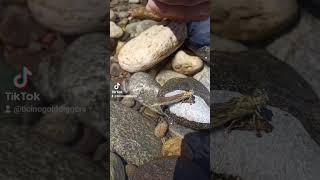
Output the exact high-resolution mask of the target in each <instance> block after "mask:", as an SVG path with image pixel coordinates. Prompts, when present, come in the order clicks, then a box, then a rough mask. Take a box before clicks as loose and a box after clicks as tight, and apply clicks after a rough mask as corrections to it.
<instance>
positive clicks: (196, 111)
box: [165, 90, 210, 128]
mask: <svg viewBox="0 0 320 180" xmlns="http://www.w3.org/2000/svg"><path fill="white" fill-rule="evenodd" d="M183 92H185V91H181V90H176V91H172V92H170V93H167V94H165V97H170V96H174V95H177V94H181V93H183ZM194 98H195V99H194V103H193V104H190V103H188V102H186V103H176V104H173V105H170V106H169V111H170V113H171V114H172V115H174V116H176V117H179V118H181V119H186V120H187V122H186V124H188V122H189V121H190V122H193V123H194V124H195V126H204V127H206V126H208V124H210V107H209V106H208V105H207V104H206V102H205V101H204V100H203V99H202V98H201V97H199V96H197V95H194ZM188 126H189V125H188ZM190 126H193V125H191V123H190ZM196 128H197V127H196Z"/></svg>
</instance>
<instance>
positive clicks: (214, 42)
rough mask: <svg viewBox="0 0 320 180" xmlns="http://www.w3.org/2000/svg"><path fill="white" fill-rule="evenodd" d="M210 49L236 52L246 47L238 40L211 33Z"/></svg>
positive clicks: (245, 49)
mask: <svg viewBox="0 0 320 180" xmlns="http://www.w3.org/2000/svg"><path fill="white" fill-rule="evenodd" d="M210 45H211V51H218V52H227V53H238V52H243V51H247V50H248V48H247V47H246V46H245V45H243V44H241V43H240V42H237V41H234V40H230V39H226V38H222V37H219V36H216V35H214V34H211V43H210Z"/></svg>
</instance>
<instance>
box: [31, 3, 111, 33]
mask: <svg viewBox="0 0 320 180" xmlns="http://www.w3.org/2000/svg"><path fill="white" fill-rule="evenodd" d="M28 6H29V9H30V11H31V13H32V15H33V17H34V18H35V19H36V20H37V21H38V22H39V23H40V24H42V25H44V26H46V27H48V28H50V29H53V30H55V31H58V32H62V33H64V34H70V35H74V34H82V33H90V32H97V31H101V32H102V31H105V29H106V26H107V25H106V15H107V9H109V8H108V6H109V3H107V1H100V0H69V1H64V0H56V1H54V2H53V1H50V0H40V1H39V0H28Z"/></svg>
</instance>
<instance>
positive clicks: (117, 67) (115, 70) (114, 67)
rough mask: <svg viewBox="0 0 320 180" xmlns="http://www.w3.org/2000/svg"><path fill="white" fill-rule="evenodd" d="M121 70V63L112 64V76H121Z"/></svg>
mask: <svg viewBox="0 0 320 180" xmlns="http://www.w3.org/2000/svg"><path fill="white" fill-rule="evenodd" d="M120 72H121V68H120V65H119V64H118V63H112V64H111V65H110V74H111V75H112V76H119V75H120Z"/></svg>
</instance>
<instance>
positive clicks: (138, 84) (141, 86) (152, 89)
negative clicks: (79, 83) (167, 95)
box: [128, 72, 160, 106]
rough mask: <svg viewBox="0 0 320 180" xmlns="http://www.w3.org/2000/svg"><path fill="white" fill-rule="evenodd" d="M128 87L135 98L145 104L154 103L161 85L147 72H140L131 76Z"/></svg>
mask: <svg viewBox="0 0 320 180" xmlns="http://www.w3.org/2000/svg"><path fill="white" fill-rule="evenodd" d="M128 89H129V92H130V95H132V96H134V98H135V100H137V101H138V102H140V103H141V104H143V105H145V106H150V105H152V104H154V99H155V97H157V94H158V92H159V89H160V85H159V84H158V83H157V82H156V81H155V80H154V79H153V78H152V77H151V76H150V75H149V74H147V73H143V72H138V73H135V74H133V75H132V76H131V78H130V80H129V85H128Z"/></svg>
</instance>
